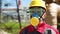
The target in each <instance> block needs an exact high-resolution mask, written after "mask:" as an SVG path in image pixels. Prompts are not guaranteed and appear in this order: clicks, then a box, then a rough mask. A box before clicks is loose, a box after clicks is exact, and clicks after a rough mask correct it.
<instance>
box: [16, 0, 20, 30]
mask: <svg viewBox="0 0 60 34" xmlns="http://www.w3.org/2000/svg"><path fill="white" fill-rule="evenodd" d="M19 2H20V0H18V1H17V0H16V6H17V13H18V21H19V25H20V29H21V18H20V13H19V4H20V3H19Z"/></svg>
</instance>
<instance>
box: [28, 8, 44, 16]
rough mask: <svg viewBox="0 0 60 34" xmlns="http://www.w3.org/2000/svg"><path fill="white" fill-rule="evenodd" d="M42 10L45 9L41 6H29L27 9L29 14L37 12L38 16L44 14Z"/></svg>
mask: <svg viewBox="0 0 60 34" xmlns="http://www.w3.org/2000/svg"><path fill="white" fill-rule="evenodd" d="M44 12H45V9H43V8H31V9H29V13H30V14H34V13H37V14H39V16H42V15H43V14H44Z"/></svg>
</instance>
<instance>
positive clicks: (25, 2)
mask: <svg viewBox="0 0 60 34" xmlns="http://www.w3.org/2000/svg"><path fill="white" fill-rule="evenodd" d="M30 2H31V0H21V5H22V6H24V7H27V6H28V5H29V4H30ZM7 3H8V7H16V0H2V8H5V7H7V6H5V4H7Z"/></svg>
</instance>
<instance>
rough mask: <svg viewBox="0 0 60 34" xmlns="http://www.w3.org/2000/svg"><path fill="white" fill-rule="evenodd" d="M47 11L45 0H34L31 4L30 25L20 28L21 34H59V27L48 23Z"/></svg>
mask: <svg viewBox="0 0 60 34" xmlns="http://www.w3.org/2000/svg"><path fill="white" fill-rule="evenodd" d="M46 12H47V11H46V6H45V2H44V1H43V0H32V2H31V4H30V6H29V13H30V25H28V26H27V27H25V28H23V29H22V30H20V34H59V32H58V30H57V29H55V28H54V27H52V26H50V25H48V24H46V22H45V20H44V18H45V17H46Z"/></svg>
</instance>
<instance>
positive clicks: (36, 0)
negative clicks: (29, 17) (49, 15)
mask: <svg viewBox="0 0 60 34" xmlns="http://www.w3.org/2000/svg"><path fill="white" fill-rule="evenodd" d="M35 6H36V7H43V8H44V9H46V6H45V2H44V1H43V0H32V2H31V4H30V6H29V8H30V7H35Z"/></svg>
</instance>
